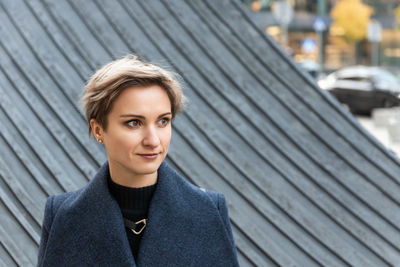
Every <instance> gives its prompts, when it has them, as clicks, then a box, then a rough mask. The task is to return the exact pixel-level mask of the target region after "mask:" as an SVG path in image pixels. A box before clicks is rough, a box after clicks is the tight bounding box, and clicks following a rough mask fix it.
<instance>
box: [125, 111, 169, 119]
mask: <svg viewBox="0 0 400 267" xmlns="http://www.w3.org/2000/svg"><path fill="white" fill-rule="evenodd" d="M171 114H172V113H171V112H166V113H163V114H160V115H159V116H158V118H161V117H164V116H167V115H171ZM130 117H134V118H139V119H146V118H145V117H144V116H142V115H136V114H122V115H121V116H120V118H130Z"/></svg>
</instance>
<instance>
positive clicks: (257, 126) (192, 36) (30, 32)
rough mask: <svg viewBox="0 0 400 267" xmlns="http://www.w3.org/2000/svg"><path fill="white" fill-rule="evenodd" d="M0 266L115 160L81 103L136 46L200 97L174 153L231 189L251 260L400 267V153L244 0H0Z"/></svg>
mask: <svg viewBox="0 0 400 267" xmlns="http://www.w3.org/2000/svg"><path fill="white" fill-rule="evenodd" d="M0 36H1V38H0V125H1V128H0V150H1V156H0V178H1V179H0V200H1V201H0V214H1V216H0V221H1V224H0V225H1V226H0V241H1V246H0V259H1V261H0V264H1V265H4V266H13V265H23V266H31V265H34V264H35V263H36V254H37V248H38V242H39V236H40V224H41V221H42V217H43V208H44V203H45V200H46V198H47V197H48V196H49V195H50V194H57V193H60V192H63V191H69V190H74V189H77V188H79V187H81V186H83V185H84V184H86V183H87V182H88V181H89V179H90V178H92V176H93V174H94V173H95V172H96V169H97V168H98V166H99V165H100V164H101V163H102V162H104V160H105V159H106V157H105V153H104V150H103V149H102V148H101V147H100V146H98V145H97V144H95V142H93V140H89V139H88V138H87V128H86V124H85V121H84V116H83V112H82V110H81V108H80V106H79V98H80V94H81V90H82V88H83V86H84V82H85V80H86V79H87V78H88V77H89V76H90V75H91V73H92V72H93V71H94V70H95V69H96V68H98V67H99V66H101V65H102V64H104V63H106V62H108V61H110V60H111V59H113V58H118V57H120V56H122V55H125V54H127V53H135V54H138V55H139V56H141V57H142V58H144V59H146V60H150V61H153V62H158V63H160V64H161V65H163V66H165V67H167V68H169V69H171V70H174V71H175V72H177V73H178V74H179V75H180V76H181V78H182V81H183V83H184V87H185V88H184V91H185V94H186V95H187V96H188V98H189V99H190V101H191V104H190V105H189V107H188V109H187V110H186V111H185V113H184V114H183V115H181V116H180V117H178V118H177V119H176V121H175V122H174V131H175V132H174V136H173V144H172V147H171V150H170V153H169V156H168V161H169V162H170V163H171V164H173V165H174V166H175V167H176V168H177V169H178V170H179V171H180V172H181V173H183V174H184V175H185V176H186V177H188V179H189V180H190V181H192V182H193V183H195V184H197V185H199V186H202V187H206V188H209V189H213V190H217V191H221V192H223V193H224V194H225V195H226V198H227V202H228V205H229V208H230V215H231V221H232V226H233V232H234V235H235V238H236V243H237V247H238V252H239V260H240V263H241V265H242V266H269V265H272V266H273V265H284V266H288V265H298V266H313V265H329V266H335V265H358V266H384V265H395V264H396V263H398V262H400V229H399V225H400V208H399V204H400V194H399V192H400V190H399V189H400V177H399V173H400V161H399V159H398V158H396V157H395V156H394V155H393V154H392V153H390V152H388V151H387V150H385V148H383V146H382V145H380V144H379V143H377V141H376V140H375V139H373V138H372V137H371V136H370V135H369V134H368V133H366V132H365V131H364V130H363V129H362V128H361V127H360V126H359V125H358V123H357V122H356V121H355V120H354V118H352V117H351V116H350V115H349V114H348V113H347V112H345V111H343V110H342V108H341V107H340V105H339V104H338V103H337V102H336V101H335V100H334V99H333V98H332V97H331V96H330V95H328V94H327V93H326V92H323V91H321V90H319V89H318V88H317V87H316V86H315V84H314V83H313V82H312V81H311V80H310V79H309V78H308V76H305V75H303V74H302V73H301V72H300V71H299V70H298V69H297V68H296V67H295V65H294V64H293V62H292V61H291V60H290V59H289V58H288V57H287V56H286V55H285V54H284V53H283V52H282V51H281V50H280V49H279V48H278V47H277V45H276V44H275V43H274V42H273V41H271V39H270V38H268V37H267V36H265V35H264V33H263V32H262V30H261V29H259V28H257V27H256V26H255V25H254V23H253V22H252V20H251V19H250V18H249V16H248V14H247V11H245V10H244V9H243V8H242V7H241V6H240V4H239V3H238V2H236V1H233V0H231V1H230V0H221V1H211V0H207V1H183V0H165V1H157V0H150V1H128V0H119V1H107V0H96V1H94V0H93V1H87V0H85V1H83V0H70V1H50V0H43V1H40V0H31V1H27V0H13V1H7V0H0Z"/></svg>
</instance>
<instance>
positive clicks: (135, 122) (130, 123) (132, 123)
mask: <svg viewBox="0 0 400 267" xmlns="http://www.w3.org/2000/svg"><path fill="white" fill-rule="evenodd" d="M127 125H128V126H129V127H131V128H137V127H139V126H140V121H138V120H131V121H128V122H127Z"/></svg>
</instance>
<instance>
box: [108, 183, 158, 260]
mask: <svg viewBox="0 0 400 267" xmlns="http://www.w3.org/2000/svg"><path fill="white" fill-rule="evenodd" d="M156 185H157V184H154V185H150V186H145V187H140V188H131V187H126V186H122V185H119V184H116V183H115V182H114V181H112V180H111V178H108V188H109V190H110V193H111V195H112V196H113V197H114V198H115V200H116V201H117V202H118V205H119V207H120V209H121V212H122V216H123V217H124V218H126V219H128V220H130V221H132V222H134V223H135V222H137V221H140V220H142V219H147V218H148V217H147V215H148V210H149V205H150V201H151V198H152V197H153V193H154V190H155V188H156ZM142 226H143V224H138V225H137V228H136V229H135V230H136V231H138V230H140V228H142ZM125 230H126V234H127V236H128V240H129V245H130V246H131V250H132V255H133V256H134V258H135V259H136V258H137V254H138V251H139V245H140V240H141V238H142V236H143V233H144V232H141V233H140V234H138V235H137V234H134V233H133V232H132V230H131V229H130V228H128V227H125Z"/></svg>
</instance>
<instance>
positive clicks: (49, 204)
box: [37, 196, 54, 267]
mask: <svg viewBox="0 0 400 267" xmlns="http://www.w3.org/2000/svg"><path fill="white" fill-rule="evenodd" d="M53 200H54V196H50V197H49V198H48V199H47V201H46V206H45V209H44V218H43V224H42V235H41V237H40V246H39V256H38V264H37V266H38V267H40V266H43V260H44V258H45V254H46V246H47V239H48V237H49V231H50V227H51V224H52V221H53Z"/></svg>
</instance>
